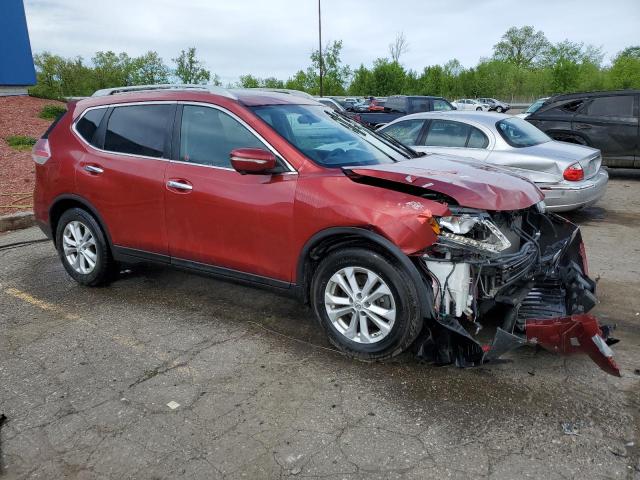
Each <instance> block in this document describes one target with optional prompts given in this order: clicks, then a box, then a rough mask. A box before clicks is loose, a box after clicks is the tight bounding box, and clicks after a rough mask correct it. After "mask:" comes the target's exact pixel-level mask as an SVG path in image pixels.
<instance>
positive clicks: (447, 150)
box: [380, 111, 609, 212]
mask: <svg viewBox="0 0 640 480" xmlns="http://www.w3.org/2000/svg"><path fill="white" fill-rule="evenodd" d="M380 131H381V132H383V133H386V134H387V135H390V136H391V137H393V138H394V139H396V140H398V141H399V142H401V143H403V144H405V145H407V146H409V147H411V148H412V149H414V150H417V151H419V152H425V153H437V154H450V155H456V156H458V157H467V158H468V159H469V161H471V162H473V163H478V162H480V163H489V164H492V165H497V166H499V167H505V168H508V169H509V170H511V171H512V172H515V173H516V174H518V175H520V176H522V177H525V178H527V179H528V180H530V181H532V182H534V183H535V184H536V185H537V186H538V188H540V190H542V193H544V195H545V203H546V204H547V208H548V209H549V210H551V211H554V212H565V211H569V210H575V209H577V208H582V207H587V206H589V205H593V204H594V203H595V202H597V201H598V200H599V199H600V198H601V197H602V195H604V193H605V190H606V188H607V182H608V180H609V175H608V174H607V171H606V169H604V168H601V165H602V156H601V155H600V151H599V150H596V149H595V148H591V147H586V146H583V145H575V144H573V143H565V142H557V141H555V140H553V139H551V138H550V137H548V136H547V134H545V133H544V132H542V131H541V130H538V129H537V128H536V127H534V126H533V125H531V124H530V123H529V122H527V121H526V120H523V119H521V118H517V117H515V116H511V115H505V114H503V113H493V112H492V113H485V112H458V111H452V112H425V113H415V114H413V115H406V116H404V117H401V118H399V119H397V120H395V121H393V122H391V123H389V124H387V125H386V126H384V127H382V128H381V129H380Z"/></svg>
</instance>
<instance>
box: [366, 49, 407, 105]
mask: <svg viewBox="0 0 640 480" xmlns="http://www.w3.org/2000/svg"><path fill="white" fill-rule="evenodd" d="M405 78H406V72H405V70H404V68H402V66H401V65H400V64H399V63H397V62H391V61H389V59H387V58H378V59H377V60H376V61H375V62H373V69H372V70H371V84H370V88H371V91H370V92H369V94H370V95H376V96H386V95H395V94H400V93H402V90H403V87H404V84H405Z"/></svg>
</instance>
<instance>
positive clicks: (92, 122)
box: [76, 108, 107, 147]
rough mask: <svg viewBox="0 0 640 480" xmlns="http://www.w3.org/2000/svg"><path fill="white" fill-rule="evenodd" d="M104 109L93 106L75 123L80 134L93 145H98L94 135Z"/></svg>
mask: <svg viewBox="0 0 640 480" xmlns="http://www.w3.org/2000/svg"><path fill="white" fill-rule="evenodd" d="M106 111H107V109H106V108H94V109H93V110H89V111H88V112H87V113H85V114H84V115H83V116H82V118H81V119H80V120H78V123H76V130H77V131H78V133H79V134H80V136H81V137H82V138H84V139H85V140H86V141H87V142H89V143H90V144H91V145H93V146H94V147H97V146H98V145H97V144H96V139H95V138H94V136H95V133H96V131H97V130H98V127H99V126H100V122H101V121H102V117H104V114H105V113H106Z"/></svg>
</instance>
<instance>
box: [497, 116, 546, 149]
mask: <svg viewBox="0 0 640 480" xmlns="http://www.w3.org/2000/svg"><path fill="white" fill-rule="evenodd" d="M496 128H497V129H498V132H500V135H502V138H504V139H505V140H506V142H507V143H508V144H509V145H511V146H512V147H516V148H521V147H532V146H533V145H538V144H540V143H545V142H549V141H551V139H550V138H549V137H548V136H547V135H546V134H545V133H544V132H542V131H541V130H538V129H537V128H536V127H534V126H533V125H531V124H530V123H529V122H527V121H526V120H523V119H521V118H517V117H511V118H505V119H504V120H500V121H499V122H498V123H496Z"/></svg>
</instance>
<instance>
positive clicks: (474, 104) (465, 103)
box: [451, 98, 489, 112]
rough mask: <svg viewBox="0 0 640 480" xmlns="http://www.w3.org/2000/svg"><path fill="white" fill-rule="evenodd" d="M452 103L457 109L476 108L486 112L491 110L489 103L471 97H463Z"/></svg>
mask: <svg viewBox="0 0 640 480" xmlns="http://www.w3.org/2000/svg"><path fill="white" fill-rule="evenodd" d="M451 103H452V105H453V106H454V107H456V109H457V110H475V111H476V112H486V111H487V110H489V105H486V104H484V103H480V102H478V101H477V100H473V99H471V98H461V99H459V100H455V101H453V102H451Z"/></svg>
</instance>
